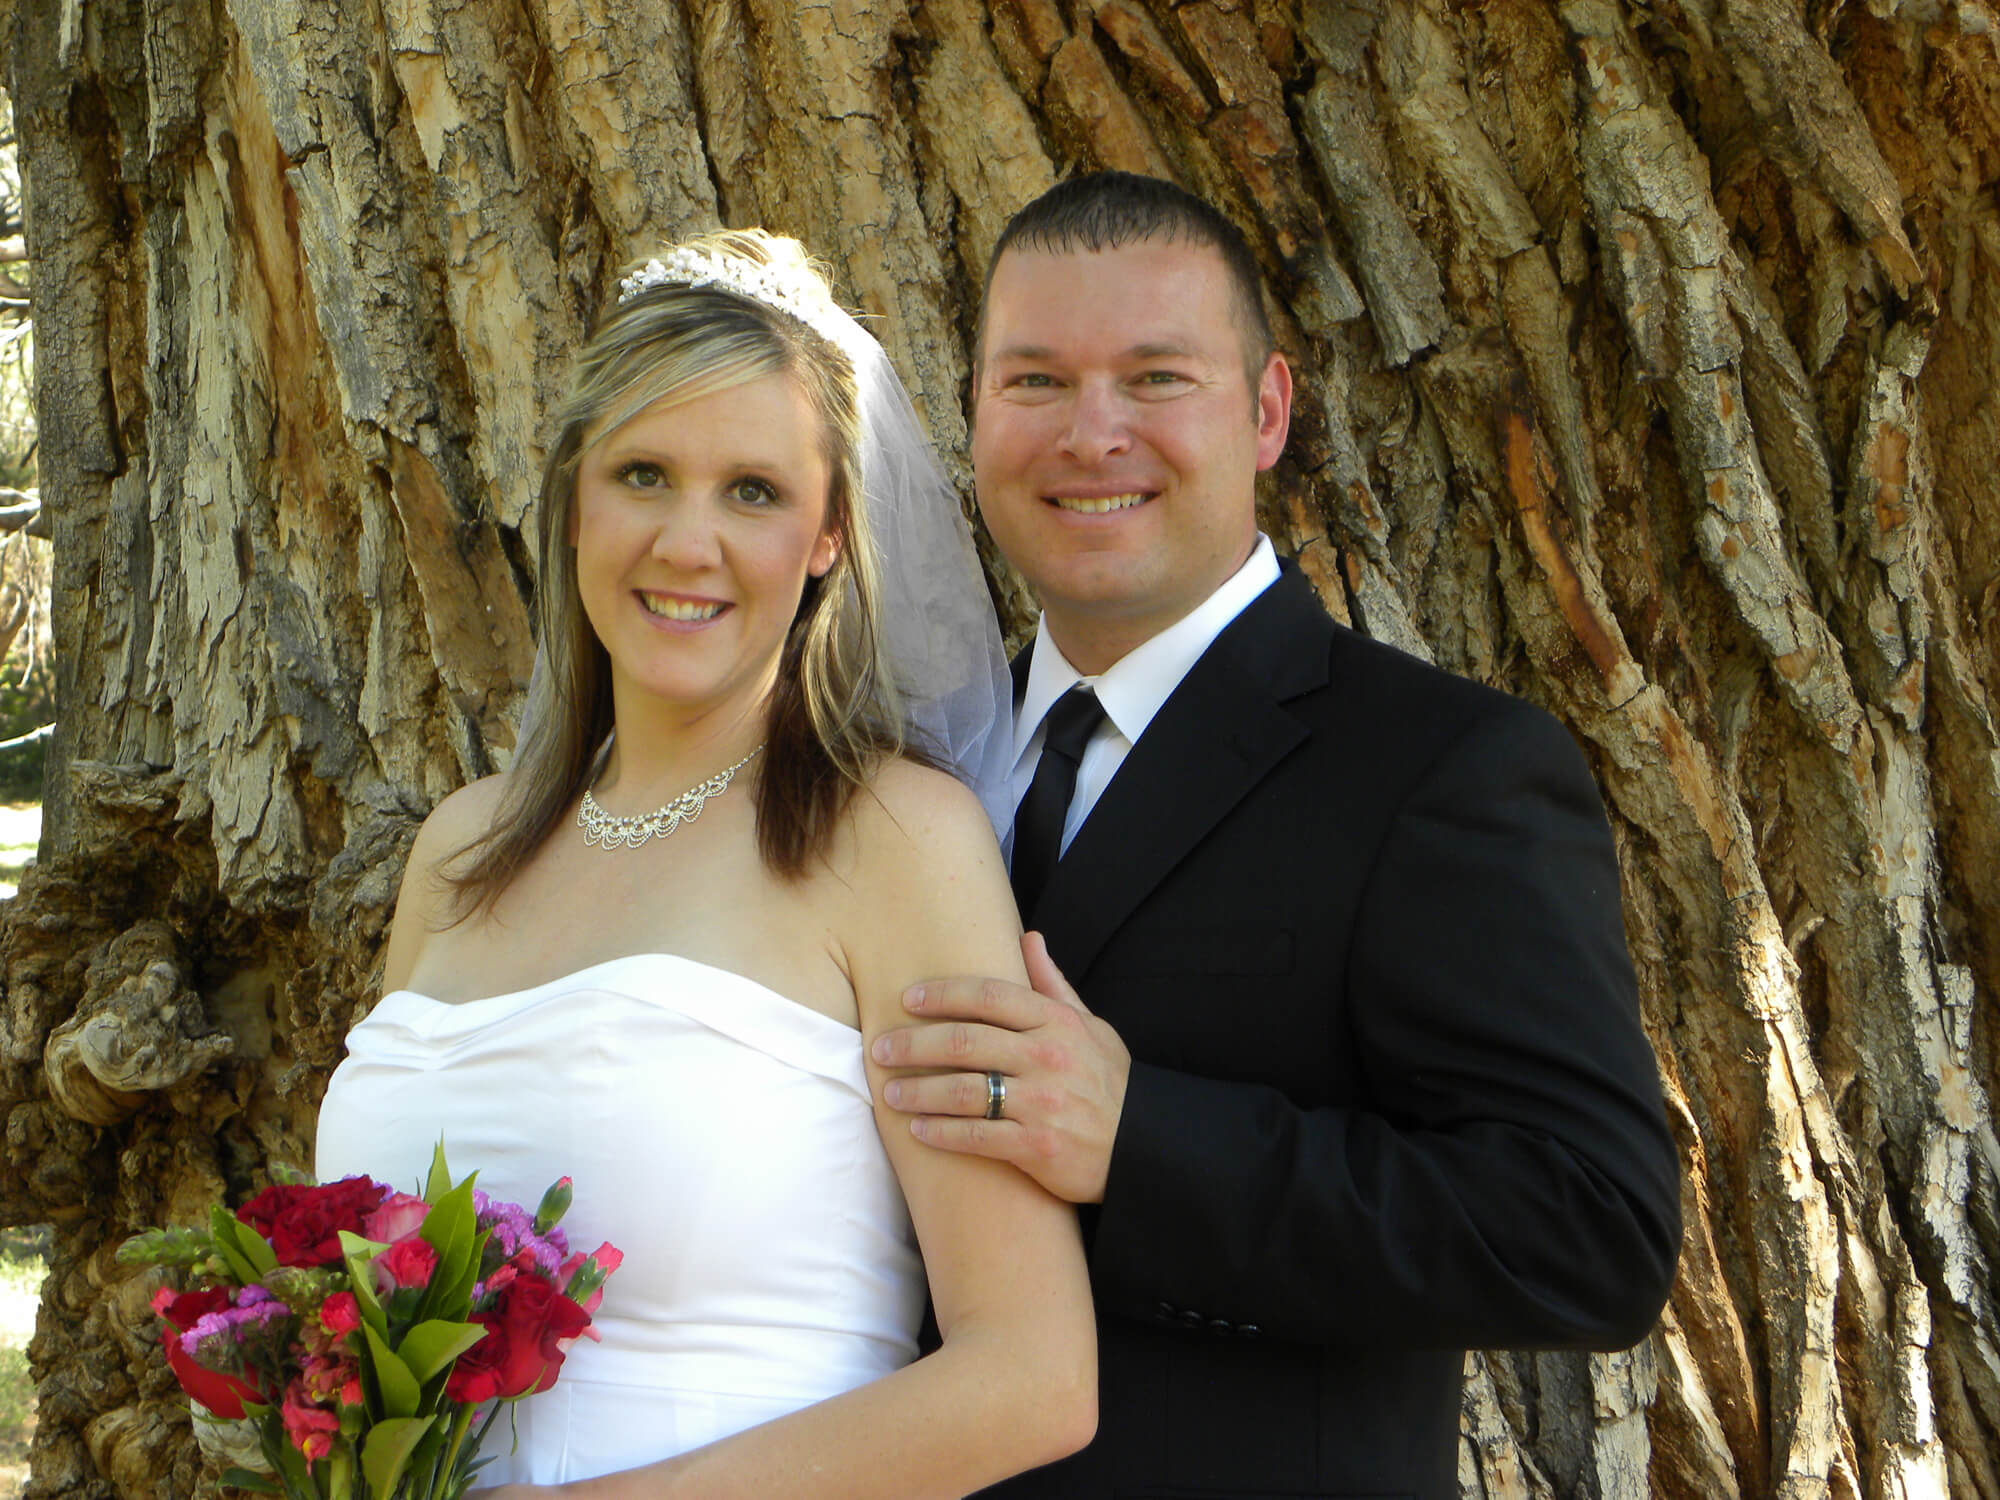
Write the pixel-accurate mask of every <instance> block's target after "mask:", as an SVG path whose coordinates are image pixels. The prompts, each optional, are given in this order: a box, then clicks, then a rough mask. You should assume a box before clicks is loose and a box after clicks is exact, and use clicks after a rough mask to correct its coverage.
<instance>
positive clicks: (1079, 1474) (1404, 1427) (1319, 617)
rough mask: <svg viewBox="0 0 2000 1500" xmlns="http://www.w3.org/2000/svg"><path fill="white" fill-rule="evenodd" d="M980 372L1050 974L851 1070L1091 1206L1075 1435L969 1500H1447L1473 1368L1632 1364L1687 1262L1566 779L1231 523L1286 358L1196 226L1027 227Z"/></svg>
mask: <svg viewBox="0 0 2000 1500" xmlns="http://www.w3.org/2000/svg"><path fill="white" fill-rule="evenodd" d="M975 382H976V407H975V428H974V437H973V445H972V452H973V465H974V469H975V472H976V474H977V478H978V485H979V503H980V509H981V512H982V514H983V515H984V517H985V520H986V524H987V526H988V528H989V529H990V530H991V532H992V534H993V537H994V540H995V541H996V542H998V544H999V545H1000V547H1001V549H1002V550H1003V551H1004V552H1005V553H1006V554H1007V556H1008V558H1009V559H1010V560H1011V561H1012V562H1013V563H1014V565H1015V566H1016V567H1018V568H1019V569H1020V571H1021V572H1022V574H1023V575H1025V576H1026V578H1027V579H1028V581H1029V582H1030V583H1031V584H1032V585H1033V586H1034V588H1035V590H1036V593H1037V594H1038V596H1039V597H1040V599H1041V602H1042V605H1043V610H1044V613H1043V617H1042V627H1041V632H1040V635H1039V636H1038V638H1037V640H1036V642H1035V644H1034V646H1033V648H1032V650H1031V651H1029V652H1026V653H1024V654H1023V659H1022V660H1020V661H1017V662H1016V663H1015V668H1016V672H1015V678H1016V693H1017V701H1018V710H1019V713H1018V718H1019V723H1018V726H1017V728H1016V730H1015V741H1014V746H1015V751H1016V756H1017V765H1016V769H1015V772H1014V791H1015V793H1016V796H1017V798H1018V799H1020V808H1021V810H1020V812H1019V814H1018V815H1017V821H1016V828H1015V843H1014V878H1015V889H1016V893H1017V895H1018V896H1019V898H1020V901H1021V915H1022V919H1023V920H1024V922H1025V923H1026V924H1027V925H1028V927H1030V928H1031V929H1033V930H1035V931H1038V932H1039V933H1040V934H1041V935H1042V937H1041V940H1037V939H1036V938H1034V937H1032V936H1031V937H1030V938H1029V940H1028V943H1027V951H1028V955H1029V973H1030V978H1031V980H1032V981H1033V984H1034V988H1033V989H1032V990H1028V989H1021V988H1018V987H1015V986H1012V985H1007V984H1002V983H999V982H995V981H980V980H973V979H947V980H940V981H937V982H933V983H927V984H924V985H921V986H918V987H917V988H915V989H913V990H912V991H911V992H910V994H909V996H908V997H906V1003H907V1004H908V1006H909V1008H910V1010H911V1011H912V1012H914V1013H916V1014H917V1015H919V1016H921V1017H923V1018H924V1019H925V1020H935V1019H939V1018H945V1019H951V1020H955V1021H958V1022H961V1023H963V1024H961V1025H958V1026H939V1027H929V1028H921V1027H912V1028H904V1029H902V1030H899V1031H895V1032H892V1033H890V1034H889V1035H887V1036H886V1037H884V1038H882V1039H881V1041H880V1042H878V1049H879V1051H878V1056H880V1057H881V1060H882V1061H884V1062H887V1063H891V1064H896V1065H902V1066H913V1067H918V1068H925V1069H938V1070H943V1071H940V1072H937V1073H935V1074H932V1075H929V1076H922V1077H905V1078H903V1079H901V1080H899V1081H898V1082H896V1083H895V1084H892V1085H891V1086H890V1088H889V1090H888V1094H887V1098H888V1100H889V1102H890V1103H891V1104H893V1105H894V1106H895V1107H897V1108H899V1109H902V1110H905V1111H907V1112H908V1113H910V1114H911V1115H912V1116H913V1121H914V1124H913V1128H914V1129H915V1130H916V1131H917V1133H918V1134H919V1135H920V1136H921V1137H922V1138H923V1139H924V1140H926V1141H928V1142H929V1143H931V1144H932V1145H934V1146H936V1147H939V1148H941V1149H944V1150H952V1151H970V1152H976V1153H979V1154H981V1155H986V1156H993V1157H999V1158H1001V1159H1004V1160H1007V1161H1011V1162H1014V1163H1015V1164H1017V1165H1018V1166H1019V1167H1021V1169H1022V1170H1024V1171H1026V1172H1028V1173H1030V1174H1031V1175H1033V1176H1034V1177H1035V1178H1037V1179H1038V1180H1039V1181H1040V1182H1042V1183H1043V1185H1044V1186H1046V1187H1047V1188H1049V1189H1050V1190H1051V1191H1052V1192H1054V1193H1056V1194H1058V1195H1060V1196H1062V1197H1063V1198H1066V1199H1068V1200H1070V1201H1072V1202H1074V1203H1077V1204H1078V1205H1080V1206H1081V1211H1082V1215H1083V1222H1084V1229H1085V1234H1086V1236H1087V1242H1088V1245H1089V1251H1090V1257H1091V1274H1092V1282H1093V1287H1094V1290H1095V1294H1096V1298H1097V1307H1098V1319H1099V1340H1100V1355H1099V1358H1100V1368H1101V1372H1102V1375H1101V1398H1100V1417H1099V1432H1098V1437H1097V1440H1096V1442H1095V1443H1094V1444H1093V1445H1092V1446H1091V1447H1090V1448H1088V1449H1086V1450H1085V1451H1084V1452H1083V1453H1081V1454H1079V1455H1077V1456H1076V1457H1074V1458H1072V1459H1068V1460H1065V1461H1064V1462H1062V1463H1060V1464H1057V1465H1054V1466H1051V1467H1050V1468H1047V1469H1043V1470H1040V1471H1037V1472H1035V1473H1033V1474H1030V1475H1026V1476H1024V1477H1022V1478H1021V1479H1018V1480H1015V1481H1013V1482H1012V1483H1010V1484H1009V1485H1006V1486H1003V1487H1002V1489H1001V1491H998V1492H996V1493H1004V1494H1007V1495H1018V1496H1077V1497H1085V1496H1088V1497H1091V1500H1101V1497H1111V1496H1131V1497H1147V1496H1183V1497H1185V1496H1238V1497H1258V1500H1269V1497H1277V1496H1322V1495H1333V1494H1338V1495H1343V1496H1360V1495H1366V1496H1415V1497H1421V1500H1455V1497H1456V1496H1457V1494H1458V1479H1457V1446H1458V1444H1457V1438H1458V1413H1459V1399H1460V1385H1461V1367H1462V1364H1463V1351H1464V1350H1466V1349H1468V1348H1524V1347H1555V1348H1581V1349H1612V1348H1619V1347H1623V1346H1625V1345H1629V1344H1631V1343H1633V1342H1634V1341H1636V1340H1638V1339H1640V1338H1643V1337H1644V1336H1645V1335H1646V1332H1647V1330H1648V1329H1649V1328H1650V1327H1651V1326H1652V1323H1653V1320H1654V1318H1655V1316H1656V1315H1657V1313H1658V1311H1659V1309H1660V1305H1661V1303H1662V1300H1663V1299H1664V1298H1665V1296H1666V1292H1667V1288H1668V1285H1669V1283H1670V1281H1671V1280H1672V1277H1673V1268H1674V1257H1675V1253H1676V1250H1677V1247H1678V1243H1679V1232H1680V1229H1679V1191H1678V1183H1677V1173H1676V1159H1675V1153H1674V1148H1673V1145H1672V1142H1671V1141H1670V1139H1669V1137H1668V1134H1667V1130H1666V1124H1665V1120H1664V1118H1663V1113H1662V1108H1661V1102H1660V1093H1659V1087H1658V1083H1657V1075H1656V1070H1655V1064H1654V1060H1653V1057H1652V1054H1651V1052H1650V1050H1649V1049H1648V1046H1647V1043H1646V1039H1645V1037H1644V1035H1643V1034H1642V1032H1641V1030H1640V1026H1639V1015H1638V1007H1637V1002H1636V998H1635V994H1634V986H1633V979H1632V973H1631V968H1630V965H1629V963H1628V961H1627V958H1626V954H1625V946H1624V938H1623V931H1622V926H1621V920H1620V914H1619V898H1618V869H1617V866H1616V864H1615V862H1614V859H1613V855H1612V846H1611V839H1610V834H1609V831H1608V830H1607V828H1606V826H1605V822H1604V817H1603V813H1602V811H1601V809H1600V806H1599V803H1598V799H1597V794H1596V791H1595V789H1594V787H1593V785H1592V783H1591V780H1590V776H1589V773H1588V771H1587V770H1586V769H1585V766H1584V763H1583V760H1582V757H1581V756H1580V755H1579V754H1578V752H1577V749H1576V746H1575V745H1574V744H1573V743H1572V742H1571V740H1570V738H1569V736H1568V735H1567V734H1566V733H1565V732H1564V731H1563V729H1562V728H1561V727H1560V726H1559V725H1558V724H1557V723H1556V722H1555V721H1554V720H1553V719H1551V718H1549V717H1548V716H1547V715H1546V714H1544V713H1542V712H1541V711H1539V710H1537V709H1535V708H1532V707H1530V706H1528V705H1527V704H1525V703H1523V702H1520V701H1519V700H1516V699H1513V698H1510V697H1507V696H1505V695H1503V694H1500V693H1496V692H1493V691H1490V690H1488V689H1486V688H1483V687H1479V686H1476V685H1474V684H1472V683H1470V682H1466V681H1463V680H1461V679H1458V678H1454V677H1451V676H1448V675H1446V674H1444V673H1441V672H1438V671H1435V670H1433V669H1431V668H1430V667H1427V666H1425V665H1423V664H1421V663H1419V662H1417V661H1415V660H1414V659H1412V658H1410V657H1407V656H1403V655H1400V654H1398V653H1397V652H1395V651H1392V650H1389V649H1386V648H1384V647H1382V646H1379V645H1376V644H1374V643H1372V642H1370V641H1368V640H1365V639H1363V638H1362V637H1360V636H1358V635H1355V634H1353V633H1351V632H1349V631H1347V630H1344V629H1342V628H1341V627H1339V626H1338V625H1336V624H1334V623H1333V622H1332V621H1331V620H1330V619H1329V618H1328V617H1327V615H1326V614H1325V612H1324V611H1323V610H1322V609H1321V608H1320V605H1319V603H1318V601H1317V600H1316V598H1315V597H1314V595H1313V592H1312V590H1311V588H1310V587H1309V586H1308V585H1307V583H1306V582H1305V580H1304V579H1303V578H1302V577H1301V576H1300V575H1299V574H1298V573H1297V572H1296V571H1295V570H1293V569H1291V568H1290V567H1289V566H1287V565H1281V564H1280V563H1279V562H1278V561H1277V559H1276V558H1275V556H1274V555H1273V553H1272V549H1271V545H1270V543H1269V542H1268V541H1267V540H1265V539H1264V538H1262V537H1261V536H1259V534H1258V532H1257V528H1256V516H1255V476H1256V474H1257V472H1258V471H1259V470H1261V469H1266V468H1269V467H1270V466H1271V465H1272V464H1273V463H1275V462H1276V461H1277V458H1278V455H1279V453H1280V452H1281V451H1282V449H1283V447H1284V443H1285V435H1286V430H1287V427H1288V424H1289V420H1290V411H1291V395H1292V388H1291V374H1290V371H1289V369H1288V367H1287V366H1286V363H1285V360H1284V358H1283V357H1282V356H1281V355H1279V354H1277V353H1275V352H1273V349H1272V340H1271V335H1270V331H1269V328H1268V326H1267V325H1266V323H1265V320H1264V316H1263V310H1262V305H1261V302H1260V300H1259V296H1258V282H1257V270H1256V266H1255V263H1254V261H1253V260H1252V258H1251V255H1250V252H1249V250H1248V248H1247V247H1246V246H1245V244H1244V243H1243V241H1242V239H1241V237H1240V236H1239V235H1238V234H1237V232H1236V231H1235V229H1234V228H1233V227H1231V225H1230V224H1229V223H1228V222H1227V221H1226V220H1225V219H1223V218H1222V217H1221V216H1220V215H1219V214H1217V213H1216V212H1215V211H1214V210H1213V209H1211V208H1210V207H1209V206H1208V205H1206V204H1204V203H1202V202H1201V201H1199V200H1198V199H1195V198H1192V197H1190V196H1188V195H1187V194H1185V193H1183V192H1182V191H1181V190H1179V189H1178V188H1175V187H1172V186H1170V185H1168V184H1166V183H1161V182H1156V181H1152V180H1150V179H1146V178H1138V177H1132V176H1128V175H1125V174H1119V173H1107V174H1101V175H1098V176H1094V177H1086V178H1082V179H1078V180H1074V181H1071V182H1067V183H1064V184H1062V185H1060V186H1058V187H1056V188H1055V189H1053V190H1052V191H1050V192H1049V193H1047V194H1046V195H1044V196H1043V197H1042V198H1040V199H1038V200H1037V201H1036V202H1034V203H1032V204H1030V205H1029V206H1028V207H1027V208H1025V209H1023V210H1022V211H1021V213H1020V214H1018V215H1017V216H1016V217H1015V219H1014V220H1013V222H1012V223H1011V224H1009V226H1008V227H1007V230H1006V232H1005V233H1004V234H1003V235H1002V236H1001V239H1000V243H999V245H998V246H997V248H996V249H995V251H994V255H993V261H992V263H991V266H990V268H989V271H988V277H987V289H986V301H985V308H984V322H983V325H982V332H981V339H980V346H979V350H978V363H977V373H976V377H975ZM1044 941H1045V942H1046V951H1044V949H1043V947H1042V942H1044ZM1079 994H1080V996H1081V998H1080V999H1079ZM1086 1007H1087V1008H1086ZM988 1116H992V1118H988Z"/></svg>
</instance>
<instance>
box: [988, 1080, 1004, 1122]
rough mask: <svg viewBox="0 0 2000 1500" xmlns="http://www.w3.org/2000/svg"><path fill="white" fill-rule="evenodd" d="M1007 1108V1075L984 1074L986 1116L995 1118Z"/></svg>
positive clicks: (999, 1116)
mask: <svg viewBox="0 0 2000 1500" xmlns="http://www.w3.org/2000/svg"><path fill="white" fill-rule="evenodd" d="M1006 1108H1007V1075H1006V1074H1005V1073H988V1074H987V1075H986V1118H987V1119H989V1120H997V1119H1000V1118H1001V1113H1002V1111H1004V1110H1005V1109H1006Z"/></svg>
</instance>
